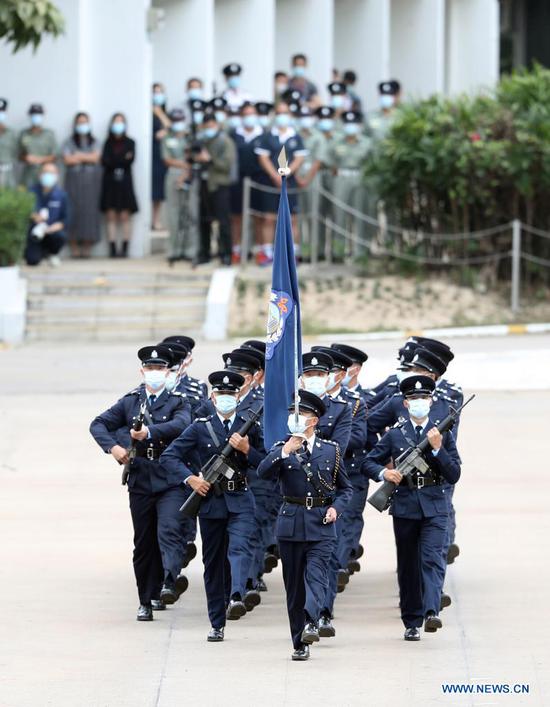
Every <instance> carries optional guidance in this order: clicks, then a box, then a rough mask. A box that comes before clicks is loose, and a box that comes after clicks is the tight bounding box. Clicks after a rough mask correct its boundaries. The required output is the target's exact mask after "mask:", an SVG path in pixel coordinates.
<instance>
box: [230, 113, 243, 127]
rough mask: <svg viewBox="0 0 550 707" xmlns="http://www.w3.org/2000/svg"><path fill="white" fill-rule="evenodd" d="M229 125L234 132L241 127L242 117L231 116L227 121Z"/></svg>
mask: <svg viewBox="0 0 550 707" xmlns="http://www.w3.org/2000/svg"><path fill="white" fill-rule="evenodd" d="M227 125H228V126H229V127H230V128H233V129H234V130H235V129H236V128H240V127H241V116H240V115H230V116H229V118H228V119H227Z"/></svg>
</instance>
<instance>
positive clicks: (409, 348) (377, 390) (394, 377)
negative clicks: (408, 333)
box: [367, 339, 420, 414]
mask: <svg viewBox="0 0 550 707" xmlns="http://www.w3.org/2000/svg"><path fill="white" fill-rule="evenodd" d="M418 348H420V346H419V344H418V343H417V342H416V341H414V340H413V339H408V340H407V341H406V342H405V344H404V345H403V346H401V348H400V349H398V351H397V360H398V364H397V368H396V370H395V372H394V373H390V375H389V376H388V377H387V378H385V379H384V380H383V381H381V382H380V383H378V385H375V386H374V388H371V389H370V390H369V391H368V396H369V397H368V403H367V404H368V408H369V414H371V413H372V412H373V411H374V409H375V408H377V407H378V406H379V405H381V404H382V403H384V402H385V401H386V400H387V399H388V398H391V396H392V395H395V393H398V392H399V383H400V382H401V381H402V380H403V378H405V376H406V375H408V374H409V373H410V370H409V369H410V363H411V361H412V358H413V356H414V353H415V351H416V349H418Z"/></svg>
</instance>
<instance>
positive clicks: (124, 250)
mask: <svg viewBox="0 0 550 707" xmlns="http://www.w3.org/2000/svg"><path fill="white" fill-rule="evenodd" d="M122 257H123V258H127V257H128V241H122Z"/></svg>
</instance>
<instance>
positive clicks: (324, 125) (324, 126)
mask: <svg viewBox="0 0 550 707" xmlns="http://www.w3.org/2000/svg"><path fill="white" fill-rule="evenodd" d="M317 127H318V128H319V130H320V131H321V132H323V133H330V131H331V130H332V128H333V127H334V120H332V118H321V120H320V121H319V122H318V123H317Z"/></svg>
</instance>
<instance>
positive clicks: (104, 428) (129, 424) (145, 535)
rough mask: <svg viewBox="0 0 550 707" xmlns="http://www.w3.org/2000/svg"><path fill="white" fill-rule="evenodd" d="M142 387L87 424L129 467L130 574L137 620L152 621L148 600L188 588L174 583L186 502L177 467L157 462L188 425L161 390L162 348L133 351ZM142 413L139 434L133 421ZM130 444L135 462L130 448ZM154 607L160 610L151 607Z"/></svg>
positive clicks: (179, 406)
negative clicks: (181, 510)
mask: <svg viewBox="0 0 550 707" xmlns="http://www.w3.org/2000/svg"><path fill="white" fill-rule="evenodd" d="M138 357H139V359H140V361H141V373H142V375H143V379H144V385H142V386H139V387H138V388H136V389H135V390H132V391H131V392H130V393H128V394H127V395H125V396H124V397H123V398H121V399H120V400H119V401H118V402H117V403H115V405H113V407H111V408H109V409H108V410H106V411H105V412H103V413H101V415H98V416H97V417H96V418H95V419H94V420H93V422H92V423H91V425H90V432H91V434H92V436H93V437H94V439H95V441H96V442H97V443H98V444H99V446H100V447H101V448H102V449H103V451H104V452H105V453H107V454H111V455H112V456H113V457H114V458H115V459H116V461H117V462H118V463H119V464H129V476H128V481H127V482H128V492H129V497H130V512H131V514H132V523H133V526H134V557H133V563H134V572H135V576H136V582H137V587H138V594H139V601H140V606H139V609H138V614H137V620H138V621H152V620H153V611H152V610H153V604H152V603H153V602H158V600H159V599H160V600H161V602H162V603H163V604H173V603H174V602H175V601H177V599H178V598H179V595H180V593H181V592H182V591H185V589H186V588H187V580H185V578H184V582H183V584H182V583H181V582H180V583H179V585H177V584H176V579H177V576H178V572H179V570H180V568H181V566H182V563H183V557H184V551H185V548H184V544H183V539H182V516H181V514H180V513H179V511H178V509H179V507H180V506H181V504H182V503H183V501H184V500H185V492H184V488H183V482H184V474H183V473H182V471H181V469H170V470H166V469H164V468H163V467H162V466H161V465H160V464H159V461H158V460H159V457H160V454H161V452H162V450H163V449H165V448H166V447H167V446H168V444H169V443H170V442H171V441H172V440H173V439H175V438H176V437H177V436H178V435H179V434H180V433H181V432H182V431H183V430H184V429H185V428H186V427H187V426H188V425H189V424H190V422H191V411H190V409H189V406H188V405H187V404H186V403H185V401H184V399H183V398H182V396H181V395H180V394H178V393H175V392H168V391H167V390H166V377H167V375H168V371H169V367H170V366H171V364H172V356H171V353H170V350H169V349H168V347H166V346H162V345H158V346H144V347H142V348H141V349H140V350H139V351H138ZM140 411H143V416H144V422H143V426H142V427H141V429H140V430H139V431H137V430H135V429H133V425H134V422H135V421H136V419H137V418H138V416H139V415H140ZM131 445H135V458H132V459H130V455H129V449H128V448H129V447H131ZM154 608H160V605H158V604H157V605H156V606H155V607H154Z"/></svg>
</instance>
